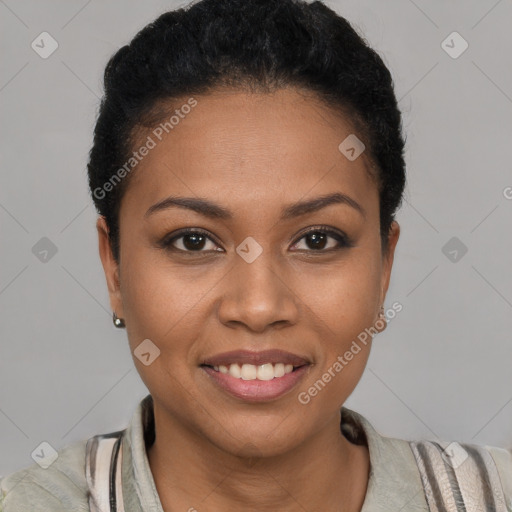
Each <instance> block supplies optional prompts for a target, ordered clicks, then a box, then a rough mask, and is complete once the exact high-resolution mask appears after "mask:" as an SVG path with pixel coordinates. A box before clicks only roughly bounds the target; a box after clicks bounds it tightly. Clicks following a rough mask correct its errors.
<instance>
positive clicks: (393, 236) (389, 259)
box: [379, 221, 400, 305]
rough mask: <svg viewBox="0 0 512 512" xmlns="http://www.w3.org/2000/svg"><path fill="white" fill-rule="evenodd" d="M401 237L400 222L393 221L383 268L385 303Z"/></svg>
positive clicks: (383, 296)
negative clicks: (397, 245) (396, 249)
mask: <svg viewBox="0 0 512 512" xmlns="http://www.w3.org/2000/svg"><path fill="white" fill-rule="evenodd" d="M399 237H400V225H399V224H398V222H396V221H393V222H392V223H391V226H390V228H389V233H388V251H387V253H385V254H384V255H383V269H382V281H381V298H380V303H379V305H380V304H384V300H385V298H386V294H387V291H388V287H389V281H390V278H391V269H392V268H393V260H394V257H395V248H396V244H397V243H398V238H399Z"/></svg>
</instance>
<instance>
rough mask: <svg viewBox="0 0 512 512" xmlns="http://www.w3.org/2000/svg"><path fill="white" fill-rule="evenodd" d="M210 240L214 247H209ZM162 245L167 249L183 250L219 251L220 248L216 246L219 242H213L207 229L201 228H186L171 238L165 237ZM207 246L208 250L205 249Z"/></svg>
mask: <svg viewBox="0 0 512 512" xmlns="http://www.w3.org/2000/svg"><path fill="white" fill-rule="evenodd" d="M208 242H211V244H212V245H213V247H210V248H209V249H208ZM161 245H162V247H164V248H165V249H168V250H177V251H181V252H207V251H211V250H213V251H218V249H215V248H214V247H216V246H217V244H215V243H214V242H213V240H212V239H211V238H210V237H209V236H208V233H207V232H206V231H203V230H201V229H184V230H182V231H180V232H178V233H177V234H175V235H174V236H173V237H171V238H165V239H164V240H163V241H162V243H161ZM205 246H206V250H203V249H205Z"/></svg>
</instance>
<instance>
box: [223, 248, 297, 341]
mask: <svg viewBox="0 0 512 512" xmlns="http://www.w3.org/2000/svg"><path fill="white" fill-rule="evenodd" d="M220 292H221V297H220V299H219V306H218V316H219V320H220V321H221V322H222V323H223V324H224V325H226V326H228V327H231V328H234V327H236V326H240V325H243V326H245V328H246V329H249V330H250V331H252V332H258V333H261V332H264V331H265V330H267V329H268V328H271V327H273V328H276V327H285V326H287V325H288V326H290V325H293V324H295V323H296V322H297V320H298V317H299V299H298V297H297V296H296V294H295V293H294V292H293V282H291V279H290V273H289V272H286V271H285V270H284V269H283V268H279V266H278V264H277V262H276V261H272V255H271V254H270V252H265V251H263V252H262V253H261V254H260V256H258V257H257V258H256V260H254V261H253V262H252V263H248V262H247V261H245V260H244V259H243V258H241V257H239V256H238V255H237V256H236V257H235V262H234V265H233V267H232V268H231V270H230V271H229V273H228V275H226V278H225V279H224V280H223V283H222V286H221V289H220Z"/></svg>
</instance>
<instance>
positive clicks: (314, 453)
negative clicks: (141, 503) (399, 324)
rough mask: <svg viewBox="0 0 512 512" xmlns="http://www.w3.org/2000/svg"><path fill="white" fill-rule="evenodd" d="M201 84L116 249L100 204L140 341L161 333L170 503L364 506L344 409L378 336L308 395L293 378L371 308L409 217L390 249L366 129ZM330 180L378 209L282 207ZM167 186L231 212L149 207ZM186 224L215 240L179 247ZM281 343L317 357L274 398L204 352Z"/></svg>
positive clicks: (119, 298) (363, 478) (300, 96)
mask: <svg viewBox="0 0 512 512" xmlns="http://www.w3.org/2000/svg"><path fill="white" fill-rule="evenodd" d="M195 98H196V99H197V101H198V105H197V106H196V107H195V108H194V109H193V110H192V111H191V112H190V113H189V114H188V115H187V116H186V117H185V118H184V119H182V120H180V123H179V125H177V126H176V127H175V128H174V129H173V130H172V131H171V132H170V133H169V134H168V135H167V136H166V137H165V138H164V139H163V140H162V141H161V142H159V143H158V145H157V146H156V147H155V148H154V149H152V150H151V151H150V152H149V154H148V155H147V156H146V157H145V158H144V159H143V160H142V161H141V163H140V164H139V165H138V166H137V168H136V171H134V174H133V176H132V178H133V179H132V181H131V182H130V185H129V187H128V188H127V191H126V194H125V195H124V197H123V199H122V202H121V209H120V254H121V258H120V264H119V265H118V264H117V262H116V261H115V260H114V259H113V257H112V253H111V250H110V246H109V242H108V238H107V232H108V228H107V225H106V224H105V221H104V218H103V217H99V219H98V221H97V230H98V237H99V250H100V257H101V261H102V264H103V268H104V271H105V276H106V281H107V286H108V289H109V294H110V302H111V306H112V309H113V310H114V311H116V313H117V315H118V316H119V317H121V318H124V320H125V323H126V327H127V335H128V339H129V343H130V348H131V351H132V353H133V351H134V350H135V349H136V348H137V346H138V345H139V344H140V343H141V342H142V340H145V339H147V338H149V339H150V340H152V342H153V343H154V344H155V345H156V346H158V348H159V349H160V356H159V357H157V358H156V359H155V360H154V361H153V362H152V363H151V364H150V365H149V366H145V365H143V364H142V363H141V362H140V361H139V360H138V358H136V357H134V363H135V365H136V368H137V370H138V372H139V374H140V376H141V378H142V380H143V381H144V383H145V385H146V386H147V388H148V389H149V391H150V393H151V395H152V396H153V400H154V404H155V409H154V410H155V423H156V426H155V428H156V441H155V443H154V444H153V445H152V446H151V448H150V449H149V450H148V460H149V464H150V467H151V471H152V473H153V476H154V479H155V483H156V487H157V490H158V493H159V496H160V499H161V502H162V506H163V508H164V510H165V511H166V512H169V511H174V510H189V509H191V507H195V509H196V510H198V511H202V510H208V511H225V510H236V509H239V508H243V509H244V510H246V511H262V510H280V511H304V510H308V511H317V510H322V511H325V510H343V511H360V510H361V507H362V505H363V501H364V497H365V493H366V489H367V483H368V473H369V469H370V461H369V454H368V449H367V447H366V446H357V445H354V444H352V443H351V442H349V441H348V440H347V439H346V438H345V437H343V436H342V435H341V433H340V428H339V422H340V407H341V406H342V405H343V403H344V402H345V400H346V399H347V398H348V396H349V395H350V394H351V393H352V391H353V390H354V388H355V386H356V385H357V383H358V382H359V380H360V378H361V376H362V374H363V371H364V368H365V366H366V363H367V359H368V356H369V353H370V348H371V341H370V342H369V343H368V344H367V345H366V346H364V345H362V344H360V345H361V347H362V350H361V351H360V352H359V353H358V354H357V355H355V356H354V358H353V359H352V360H351V361H350V363H349V364H348V365H347V366H346V367H344V369H343V370H342V371H341V372H340V373H339V374H337V375H336V377H335V378H333V379H332V380H331V382H330V383H329V384H327V385H326V386H325V388H324V389H323V390H322V391H321V392H319V393H318V394H317V396H315V397H313V398H312V399H311V401H310V402H309V403H308V404H307V405H303V404H301V403H300V402H299V401H298V399H297V395H298V393H299V392H301V391H306V390H307V389H308V388H309V387H310V386H311V385H312V384H313V383H314V382H315V381H317V380H318V379H320V378H321V377H322V375H323V374H324V373H325V372H326V371H327V370H328V368H330V367H331V366H332V365H333V363H334V362H335V361H336V359H337V357H338V356H339V355H342V354H344V353H345V352H346V351H347V350H348V349H349V348H350V346H351V344H352V341H353V340H355V339H356V338H357V336H358V334H359V333H361V332H362V331H364V329H365V328H368V327H370V326H373V325H375V322H376V321H377V320H378V318H379V316H378V315H379V310H380V306H381V305H383V304H384V300H385V296H386V292H387V289H388V285H389V280H390V274H391V268H392V264H393V255H394V250H395V246H396V243H397V241H398V238H399V233H400V228H399V225H398V224H397V223H396V222H394V223H393V225H392V227H391V230H390V232H389V250H388V252H387V253H385V254H383V253H382V252H381V241H380V234H379V197H378V190H377V187H376V185H375V183H374V181H373V180H372V179H371V177H370V176H369V174H368V170H367V169H368V167H369V165H370V161H369V159H368V158H367V155H366V154H365V153H363V154H362V155H361V156H360V157H359V158H357V159H356V160H355V161H349V160H348V159H347V158H345V156H344V155H342V154H341V153H340V151H339V150H338V145H339V144H340V142H341V141H343V140H344V139H345V138H346V137H347V136H348V135H349V134H351V133H355V131H354V129H353V127H352V126H351V124H350V122H349V120H348V119H347V118H345V117H343V116H341V115H340V114H339V113H335V112H334V111H333V110H328V109H327V108H326V106H325V105H323V104H321V103H320V102H319V101H317V100H316V98H315V97H314V96H313V95H312V94H307V93H305V92H304V91H299V90H296V89H292V88H290V89H281V90H279V91H277V92H275V93H272V94H268V93H267V94H262V93H258V94H250V93H246V92H242V91H236V90H220V89H219V90H216V91H215V92H214V93H211V94H208V95H203V96H196V97H195ZM185 101H186V98H185V99H184V101H183V103H178V104H176V103H174V104H173V105H172V108H173V109H174V108H176V107H178V108H179V106H180V105H182V104H184V103H185ZM148 133H149V134H150V133H151V132H147V133H145V134H143V135H144V139H141V140H145V137H146V136H147V135H148ZM360 138H361V136H360ZM334 192H340V193H343V194H346V195H348V196H350V197H351V198H352V199H353V200H355V201H357V202H358V203H359V205H360V206H361V207H362V208H363V209H364V212H365V214H364V216H363V215H361V214H360V213H359V212H358V211H357V210H356V209H354V208H352V207H351V206H349V205H347V204H332V205H329V206H327V207H325V208H323V209H321V210H319V211H316V212H313V213H309V214H306V215H302V216H300V217H296V218H291V219H288V220H285V221H280V220H279V216H280V213H281V209H282V208H283V207H284V206H285V205H288V204H290V203H294V202H297V201H304V200H307V199H312V198H314V197H318V196H323V195H326V194H331V193H334ZM170 195H173V196H187V197H201V198H206V199H209V200H211V201H214V202H215V203H217V204H219V205H221V206H222V207H224V208H227V209H229V210H231V211H232V212H233V218H232V219H231V220H220V219H210V218H207V217H205V216H203V215H201V214H199V213H197V212H193V211H192V210H187V209H183V208H170V209H167V210H164V211H159V212H157V213H154V214H153V215H150V216H148V217H145V216H144V214H145V213H146V211H147V210H148V208H149V207H150V206H152V205H153V204H155V203H157V202H158V201H160V200H162V199H164V198H166V197H168V196H170ZM320 225H327V226H329V227H330V228H333V229H334V230H339V231H341V232H342V233H345V234H346V236H348V237H349V239H350V240H351V241H352V243H353V246H352V247H343V246H341V247H340V248H339V249H337V250H336V249H334V248H336V247H338V246H339V243H338V242H337V241H336V239H334V238H331V235H328V238H327V239H326V241H325V245H323V246H320V249H317V248H315V247H317V246H315V243H314V241H313V242H312V241H311V238H308V237H305V236H304V231H305V230H306V229H307V228H312V227H315V226H320ZM181 228H201V229H203V230H206V231H207V232H208V234H209V235H208V236H210V234H211V237H210V238H211V239H208V238H206V239H204V240H205V241H204V244H203V245H200V246H199V249H197V250H196V251H195V252H194V249H193V247H194V246H193V245H192V244H191V243H190V238H187V237H185V238H180V239H177V240H175V242H174V250H173V249H172V247H173V246H172V245H171V246H170V247H169V248H168V249H165V248H162V247H160V246H159V241H161V240H162V239H164V237H165V236H166V235H169V234H172V233H175V232H176V231H177V230H178V229H181ZM248 236H251V237H252V238H254V239H255V240H256V241H257V242H258V244H259V245H260V246H261V247H262V249H263V252H262V253H261V255H260V256H259V257H258V258H257V259H256V260H255V261H254V262H252V263H250V264H249V263H247V262H246V261H245V260H244V259H243V258H241V257H240V256H239V255H238V254H237V252H236V251H235V249H236V247H237V246H238V245H239V244H241V242H242V241H243V240H244V239H245V238H246V237H248ZM184 244H186V245H184ZM191 247H192V248H191ZM180 249H181V250H182V251H187V249H188V252H180ZM215 249H220V250H217V251H216V250H215ZM198 251H199V252H198ZM380 330H382V329H380ZM270 348H279V349H283V350H287V351H289V352H292V353H295V354H298V355H301V356H303V357H305V358H307V359H308V360H309V361H311V362H312V364H311V365H310V366H309V368H308V372H307V374H306V375H305V377H304V378H303V379H302V381H301V382H300V383H299V384H298V387H296V388H294V389H293V390H292V391H291V392H289V393H287V394H286V395H284V396H281V397H279V398H278V399H275V400H272V401H269V402H265V403H250V402H246V401H243V400H240V399H237V398H235V397H232V396H231V395H228V394H227V393H225V392H224V391H221V390H220V389H219V388H218V387H217V386H216V385H215V384H214V383H212V379H211V377H210V376H209V375H207V374H206V373H205V372H204V370H202V369H201V368H200V366H199V365H200V364H201V362H202V360H203V358H205V357H206V356H212V355H214V354H218V353H221V352H225V351H230V350H236V349H247V350H256V351H258V350H265V349H270ZM306 461H307V463H306Z"/></svg>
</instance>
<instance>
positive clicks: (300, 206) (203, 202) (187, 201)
mask: <svg viewBox="0 0 512 512" xmlns="http://www.w3.org/2000/svg"><path fill="white" fill-rule="evenodd" d="M332 204H345V205H348V206H350V207H352V208H353V209H355V210H356V211H358V212H359V213H360V214H361V215H362V217H363V218H366V212H365V210H364V208H363V207H362V206H361V205H360V204H359V203H358V202H357V201H355V200H354V199H352V198H351V197H349V196H347V195H346V194H342V193H340V192H335V193H333V194H328V195H324V196H320V197H316V198H314V199H309V200H307V201H299V202H296V203H292V204H289V205H287V206H285V207H284V208H283V209H282V211H281V218H280V220H289V219H292V218H295V217H300V216H301V215H305V214H307V213H313V212H316V211H318V210H321V209H323V208H325V207H327V206H330V205H332ZM169 208H185V209H188V210H193V211H195V212H196V213H199V214H201V215H203V216H205V217H209V218H211V219H221V220H231V219H233V213H232V212H231V211H229V210H228V209H226V208H224V207H222V206H220V205H218V204H216V203H214V202H212V201H209V200H208V199H201V198H196V197H176V196H170V197H167V198H165V199H162V200H161V201H158V203H155V204H154V205H153V206H151V207H150V208H149V209H148V210H147V212H146V213H145V214H144V217H149V216H150V215H153V214H154V213H156V212H160V211H163V210H167V209H169Z"/></svg>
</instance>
